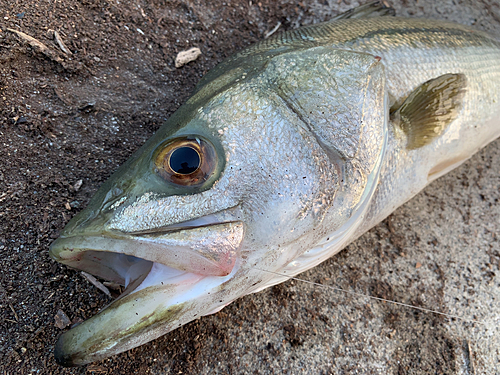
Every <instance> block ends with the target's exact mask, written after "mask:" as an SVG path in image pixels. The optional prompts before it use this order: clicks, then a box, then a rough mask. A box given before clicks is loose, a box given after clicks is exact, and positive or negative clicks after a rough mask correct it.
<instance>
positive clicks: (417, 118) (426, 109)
mask: <svg viewBox="0 0 500 375" xmlns="http://www.w3.org/2000/svg"><path fill="white" fill-rule="evenodd" d="M466 86H467V78H466V77H465V75H464V74H444V75H442V76H439V77H437V78H434V79H431V80H429V81H427V82H425V83H423V84H422V85H420V86H419V87H417V89H415V90H414V91H413V92H412V93H411V94H410V95H409V96H408V97H407V98H406V100H405V101H404V102H403V104H402V105H401V107H399V108H398V109H396V110H394V111H393V112H392V114H391V120H392V121H393V122H394V123H395V124H396V125H397V126H399V127H400V128H401V129H402V130H403V132H404V133H405V134H406V136H407V137H408V143H407V145H406V148H407V149H408V150H414V149H417V148H420V147H422V146H425V145H427V144H429V143H431V142H432V141H433V140H434V139H435V138H437V137H439V136H440V135H441V134H443V132H444V131H445V130H446V128H447V127H448V125H449V124H450V123H451V122H452V121H453V120H455V118H456V117H457V115H458V112H459V110H460V108H461V107H462V99H463V97H464V94H465V88H466Z"/></svg>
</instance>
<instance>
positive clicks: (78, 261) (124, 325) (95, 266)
mask: <svg viewBox="0 0 500 375" xmlns="http://www.w3.org/2000/svg"><path fill="white" fill-rule="evenodd" d="M200 224H201V225H200ZM75 234H76V235H70V236H66V237H64V236H62V237H60V238H59V239H57V240H56V241H54V242H53V244H52V245H51V249H50V255H51V257H52V258H54V259H55V260H57V261H58V262H61V263H63V264H66V265H68V266H70V267H73V268H77V269H80V270H83V271H86V272H88V273H91V274H93V275H95V276H99V277H101V278H103V279H105V280H109V281H113V282H115V283H118V284H120V285H123V286H124V287H125V290H124V292H123V293H122V294H121V295H120V296H119V297H118V298H117V299H116V300H115V301H113V302H112V303H111V304H110V305H108V306H107V307H106V308H105V309H103V310H102V311H101V312H99V314H97V315H96V316H94V317H92V318H90V319H89V320H87V321H85V322H83V323H81V324H80V325H78V326H76V327H74V328H72V329H71V330H69V331H67V332H65V333H64V334H63V335H61V336H60V338H59V340H58V342H57V344H56V347H55V353H54V354H55V357H56V360H57V361H58V362H59V363H60V364H62V365H65V366H73V365H81V364H85V363H89V362H92V361H95V360H99V359H102V358H105V357H107V356H110V355H113V354H116V353H120V352H122V351H125V350H128V349H130V348H133V347H136V346H138V345H141V344H143V343H145V342H148V341H150V340H152V339H153V338H155V337H158V336H161V335H163V334H165V333H166V332H168V331H170V330H172V329H174V328H176V327H178V326H180V325H182V324H185V323H187V322H189V321H190V320H192V319H193V316H194V314H193V315H191V314H189V316H188V315H187V314H186V312H187V311H189V310H190V309H192V305H193V303H192V302H191V301H193V300H195V299H196V298H197V296H198V295H199V294H200V293H205V291H206V290H208V287H207V285H212V284H211V283H212V281H211V280H217V281H216V282H215V281H213V283H217V284H218V283H219V282H220V280H223V279H226V278H227V277H230V275H231V273H232V272H233V271H234V270H233V269H234V268H235V264H236V260H237V257H238V254H239V248H240V245H241V242H242V240H243V234H244V226H243V223H241V222H222V223H220V222H219V223H214V222H211V221H210V218H208V219H207V218H205V219H196V220H192V221H190V222H184V223H180V224H176V225H174V226H170V227H166V228H160V229H159V230H154V231H153V230H151V231H149V230H148V231H141V232H139V231H137V232H133V233H123V232H118V231H113V230H110V231H108V232H103V233H88V234H87V233H85V232H84V231H83V232H79V233H75ZM202 284H203V285H202ZM205 284H207V285H205Z"/></svg>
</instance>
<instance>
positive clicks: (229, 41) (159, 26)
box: [0, 0, 500, 374]
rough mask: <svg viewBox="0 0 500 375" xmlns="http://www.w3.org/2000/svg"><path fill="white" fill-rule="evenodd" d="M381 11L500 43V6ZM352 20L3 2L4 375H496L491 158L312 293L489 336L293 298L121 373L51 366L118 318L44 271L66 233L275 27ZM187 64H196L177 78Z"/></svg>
mask: <svg viewBox="0 0 500 375" xmlns="http://www.w3.org/2000/svg"><path fill="white" fill-rule="evenodd" d="M387 2H388V3H389V4H391V5H393V6H394V7H395V8H396V9H397V13H398V15H402V16H414V17H429V18H437V19H448V20H453V21H457V22H461V23H463V24H467V25H474V26H475V27H476V28H477V29H480V30H486V31H489V32H490V33H492V34H493V35H500V6H499V5H498V2H497V1H496V0H483V1H477V0H461V1H451V0H450V1H439V2H435V1H433V0H419V1H406V0H405V1H402V2H397V1H387ZM356 5H358V2H356V1H350V0H348V1H336V0H335V1H319V0H318V1H313V0H303V1H302V2H295V1H287V0H278V1H272V0H257V1H250V2H249V1H239V0H238V1H234V0H232V1H230V0H227V1H226V2H222V3H221V2H220V1H212V2H209V4H205V3H204V2H202V1H199V0H185V1H181V0H172V1H168V0H167V1H165V0H151V1H145V0H132V1H124V0H120V1H118V0H109V1H103V0H79V1H77V0H64V1H52V0H24V1H20V0H0V29H1V30H0V113H1V116H0V139H1V142H2V147H1V148H0V159H1V161H0V252H1V285H0V316H1V320H0V373H2V374H52V373H53V374H85V373H94V374H130V373H136V374H146V373H152V374H163V373H167V374H180V373H183V374H195V373H200V374H201V373H229V374H236V373H293V374H297V373H324V374H327V373H339V374H342V373H370V374H371V373H383V374H429V373H436V374H486V373H488V374H493V373H495V372H496V373H497V374H498V373H500V370H499V369H498V367H496V366H497V365H498V363H499V362H498V361H499V359H500V353H499V351H500V349H499V345H500V341H499V339H498V337H499V336H500V332H499V330H498V328H495V327H498V325H499V323H498V318H499V315H498V314H499V313H498V312H499V311H500V305H499V303H500V302H499V301H500V244H499V233H500V201H499V200H500V191H499V186H500V173H499V167H498V166H499V165H500V141H498V140H497V141H496V142H494V143H492V144H491V145H490V146H488V147H487V148H486V149H484V150H483V151H481V152H480V153H479V154H478V155H476V156H475V157H474V158H473V159H472V160H471V161H469V162H468V163H466V164H465V165H464V166H462V167H460V168H459V169H458V170H456V171H454V172H453V173H451V174H449V175H447V176H445V177H444V178H442V179H440V180H439V181H437V182H435V183H433V184H432V185H431V186H430V187H429V188H427V189H426V190H425V191H424V193H422V194H420V195H419V196H417V197H416V198H415V199H413V200H412V201H411V202H409V203H408V204H406V205H405V206H404V207H402V208H401V209H399V210H398V211H396V213H395V214H393V215H391V216H390V217H389V218H388V219H387V220H385V221H384V222H383V223H381V224H380V225H379V226H377V227H376V228H375V229H373V230H372V231H370V232H369V233H368V234H366V235H365V236H363V237H362V238H361V239H360V240H358V241H356V242H355V243H354V244H352V245H350V246H349V247H348V249H347V250H344V251H343V252H342V253H341V254H339V255H338V256H336V257H334V258H332V259H330V260H329V261H327V262H325V263H324V264H322V265H320V266H319V267H317V268H315V269H314V270H312V271H309V272H308V273H306V274H305V275H302V276H301V277H303V278H305V279H308V280H311V281H318V282H321V283H324V284H335V285H336V286H337V287H341V288H345V289H349V290H353V291H356V292H359V293H369V294H371V295H374V296H378V297H383V298H388V299H394V300H400V301H404V302H406V303H411V304H414V305H418V306H425V307H430V308H435V309H439V310H446V311H448V312H450V313H453V314H457V315H460V316H464V317H467V318H476V319H479V320H481V321H483V322H486V323H487V324H484V325H481V324H471V323H466V322H462V321H460V320H457V319H449V318H445V317H442V316H439V315H433V314H424V313H421V312H419V311H416V310H411V309H405V308H402V307H399V306H392V305H389V304H381V303H378V302H375V301H368V300H366V299H363V298H358V297H354V296H349V295H342V294H340V295H339V294H336V293H334V292H332V291H331V290H328V289H325V288H318V287H312V286H310V285H307V284H303V283H299V282H297V281H292V282H288V283H284V284H281V285H279V286H276V287H274V288H271V289H268V290H266V291H263V292H261V293H259V294H256V295H253V296H247V297H244V298H242V299H240V300H238V301H237V302H235V303H233V304H232V305H230V306H228V307H227V308H225V309H224V310H222V311H221V312H220V313H218V314H215V315H213V316H209V317H205V318H202V319H200V320H198V321H195V322H192V323H190V324H188V325H187V326H185V327H182V328H180V329H177V330H176V331H174V332H171V333H170V334H168V335H166V336H164V337H162V338H159V339H157V340H155V341H153V342H151V343H149V344H146V345H144V346H142V347H140V348H137V349H134V350H131V351H129V352H126V353H123V354H121V355H118V356H116V357H113V358H111V359H108V360H104V361H102V362H99V363H94V364H91V365H88V366H85V367H81V368H75V369H64V368H61V367H59V366H58V365H57V364H56V363H55V362H54V359H53V355H52V352H53V346H54V343H55V341H56V339H57V337H58V335H59V334H60V333H61V332H62V331H63V330H66V329H67V328H66V327H65V326H67V325H68V324H72V323H76V322H79V321H82V320H84V319H87V318H89V317H90V316H92V315H94V314H95V313H96V312H97V311H99V309H100V308H102V307H103V306H104V305H106V304H107V303H109V301H110V299H109V298H108V297H107V296H106V295H105V294H103V293H102V292H101V291H99V290H98V289H96V288H95V287H94V286H92V285H91V284H90V283H89V282H88V281H87V280H86V279H85V278H84V277H83V276H82V275H81V273H79V272H77V271H74V270H70V269H68V268H66V267H64V266H61V265H59V264H56V263H55V262H54V261H52V260H51V259H50V258H49V256H48V247H49V245H50V243H51V242H52V241H53V239H55V238H56V237H57V236H58V233H59V231H61V229H62V228H63V227H64V225H65V224H66V223H67V222H68V221H69V220H70V218H71V217H72V216H74V215H75V213H76V212H78V211H79V210H81V209H82V208H83V207H85V205H86V204H87V202H88V201H89V199H90V198H91V196H92V195H93V194H94V193H95V191H96V190H97V188H98V187H99V185H100V184H101V183H102V182H103V181H104V180H106V178H107V177H109V175H110V174H111V173H112V172H113V171H114V170H115V169H116V168H117V167H118V166H119V165H120V164H121V163H123V162H124V161H125V160H126V159H127V158H128V157H129V156H130V155H131V153H132V152H133V151H134V150H136V149H137V148H138V147H139V146H140V145H141V144H142V143H143V142H144V141H145V140H146V139H147V138H149V137H150V136H151V135H152V134H153V133H154V131H155V130H156V129H158V127H159V126H160V125H161V124H162V122H163V121H164V120H165V119H166V118H168V117H169V116H170V115H171V113H172V112H173V111H175V109H176V108H178V107H179V105H180V104H181V103H182V102H184V101H185V100H186V98H187V97H188V96H189V94H190V92H191V91H192V89H193V87H194V85H195V84H196V83H197V82H198V80H199V79H200V77H201V76H203V74H205V73H206V72H207V71H208V70H209V69H210V68H211V67H213V66H215V65H216V64H217V63H218V62H220V61H222V60H223V59H224V58H225V57H227V56H229V55H230V54H232V53H234V52H235V51H237V50H239V49H241V48H243V47H245V46H247V45H249V44H251V43H253V42H255V41H257V40H260V39H262V38H263V37H264V36H265V35H266V33H268V32H269V31H271V30H273V29H274V27H275V26H276V25H277V24H279V23H280V30H285V29H291V28H296V27H298V26H300V25H306V24H311V23H316V22H320V21H323V20H326V19H328V18H331V17H332V16H333V15H336V14H338V13H339V12H341V11H345V10H347V9H349V8H351V7H353V6H356ZM8 29H12V30H15V31H20V32H23V33H25V34H27V35H29V36H31V37H33V38H35V39H36V40H37V41H39V42H40V43H42V44H43V45H44V46H45V47H47V48H48V49H47V50H42V49H40V45H38V46H36V45H35V44H34V43H33V41H32V42H31V45H30V43H29V42H28V41H27V40H26V37H24V38H23V37H22V36H20V35H19V34H16V33H15V32H12V31H9V30H8ZM55 32H57V34H58V35H59V37H60V39H61V40H62V41H63V43H64V44H65V46H66V47H67V49H68V50H69V53H64V52H63V51H62V49H61V47H60V46H59V45H58V44H57V43H56V42H55V41H54V34H55ZM191 47H198V48H200V50H201V52H202V55H201V56H200V57H199V58H198V59H197V60H196V61H194V62H191V63H189V64H188V65H185V66H183V67H182V68H180V69H176V68H175V67H174V59H175V57H176V55H177V53H178V52H180V51H182V50H186V49H188V48H191ZM42 48H43V46H42ZM495 319H496V321H495ZM495 322H497V323H495ZM58 327H63V328H58ZM495 329H496V330H495Z"/></svg>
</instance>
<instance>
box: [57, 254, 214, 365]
mask: <svg viewBox="0 0 500 375" xmlns="http://www.w3.org/2000/svg"><path fill="white" fill-rule="evenodd" d="M134 264H135V265H136V269H135V270H134V269H133V268H134V267H131V270H132V271H131V275H132V274H133V272H137V271H138V270H139V269H140V270H141V271H144V270H145V269H148V268H149V271H148V272H147V273H146V274H140V276H139V277H138V278H137V279H132V280H131V281H130V283H129V285H128V286H127V287H126V289H125V291H124V292H123V293H122V294H121V295H120V296H119V297H118V298H117V299H116V300H114V301H113V302H112V303H111V304H109V305H108V306H106V307H105V308H104V309H102V310H101V311H100V312H99V313H98V314H97V315H94V316H93V317H91V318H90V319H88V320H86V321H84V322H83V323H80V324H79V325H76V326H74V327H72V328H71V329H70V330H69V331H67V332H65V333H63V334H62V335H61V336H60V337H59V339H58V341H57V343H56V346H55V349H54V356H55V359H56V361H57V362H58V363H59V364H60V365H63V366H80V365H84V364H87V363H90V362H93V361H97V360H100V359H103V358H106V357H108V356H111V355H114V354H118V353H121V352H123V351H126V350H128V349H131V348H133V347H136V346H139V345H142V344H144V343H146V342H148V341H150V340H152V339H154V338H156V337H159V336H161V335H163V334H165V333H166V332H168V331H170V330H172V329H174V328H177V327H178V326H179V325H181V324H185V323H186V322H187V321H184V320H185V319H186V312H187V311H189V310H190V309H191V307H190V298H192V295H191V294H192V293H194V292H196V289H197V288H196V285H197V284H198V283H199V282H201V281H202V280H203V279H204V278H205V277H204V276H201V275H196V274H193V273H190V272H185V271H179V270H176V269H173V268H171V267H168V266H165V265H163V264H159V263H154V262H149V261H144V260H136V261H135V263H134ZM137 265H139V266H140V267H139V266H137ZM188 321H189V320H188Z"/></svg>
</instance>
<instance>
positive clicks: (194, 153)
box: [154, 137, 216, 186]
mask: <svg viewBox="0 0 500 375" xmlns="http://www.w3.org/2000/svg"><path fill="white" fill-rule="evenodd" d="M155 154H156V155H155V156H154V160H155V172H156V173H158V174H159V175H160V176H161V177H162V178H163V179H165V180H166V181H169V182H172V183H174V184H176V185H181V186H199V185H201V184H203V183H204V182H205V181H206V180H208V178H209V177H210V176H211V175H212V174H213V172H214V171H215V167H216V154H215V149H214V146H212V144H210V142H208V141H206V140H204V139H202V138H200V137H182V138H176V139H174V140H171V141H170V142H168V143H166V144H164V145H162V146H160V148H159V149H158V150H157V151H156V153H155Z"/></svg>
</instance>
